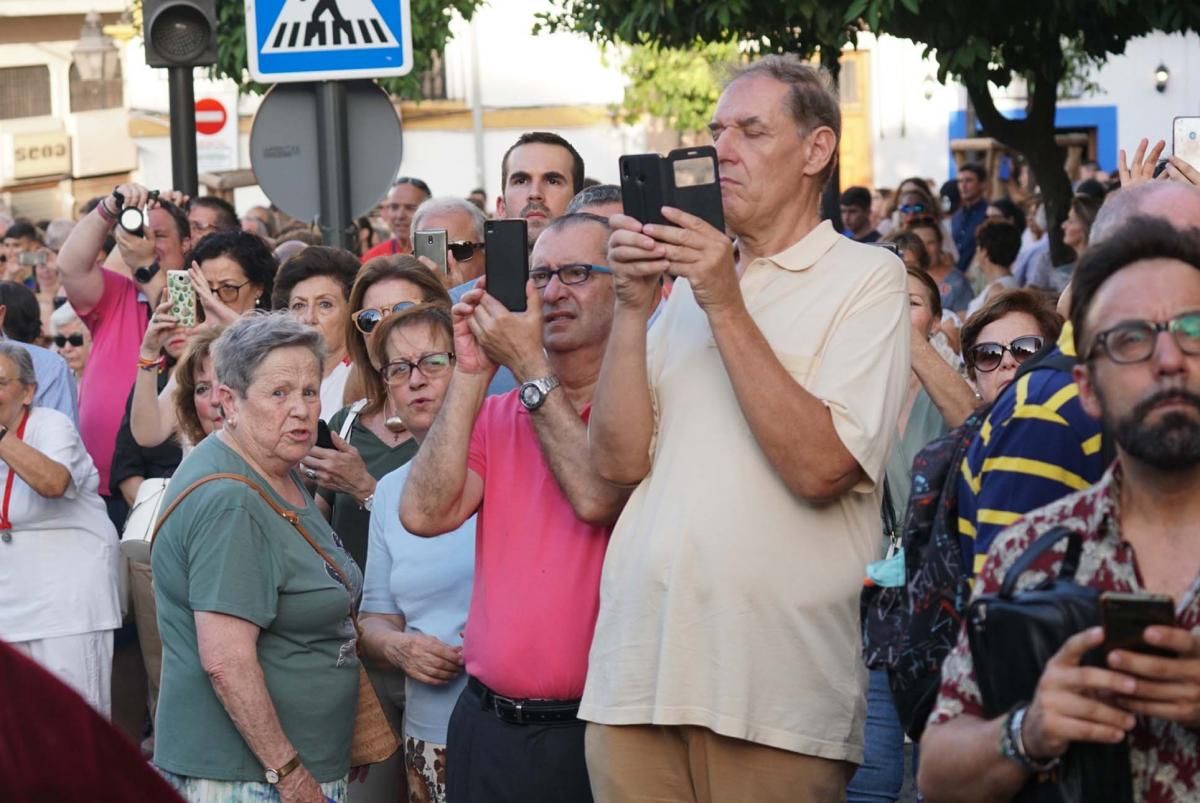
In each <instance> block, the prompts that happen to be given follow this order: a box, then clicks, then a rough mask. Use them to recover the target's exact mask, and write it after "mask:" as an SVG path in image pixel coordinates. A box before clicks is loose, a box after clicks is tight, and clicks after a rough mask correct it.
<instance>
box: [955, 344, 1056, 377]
mask: <svg viewBox="0 0 1200 803" xmlns="http://www.w3.org/2000/svg"><path fill="white" fill-rule="evenodd" d="M1044 343H1045V340H1044V339H1043V338H1042V337H1041V336H1040V335H1025V336H1024V337H1018V338H1017V339H1015V340H1013V342H1011V343H1009V344H1008V345H1007V346H1006V345H1004V344H1003V343H976V344H975V345H974V346H972V347H971V349H970V351H968V352H967V356H968V357H969V358H970V360H971V365H973V366H975V370H976V371H982V372H984V373H985V374H990V373H991V372H992V371H995V370H996V369H997V368H999V367H1000V363H1002V362H1004V352H1006V351H1007V352H1008V353H1009V354H1011V355H1012V356H1013V359H1014V360H1016V361H1017V364H1018V365H1020V364H1021V363H1023V362H1025V361H1026V360H1028V359H1029V358H1030V357H1032V356H1033V355H1034V354H1037V353H1038V352H1039V351H1041V350H1042V345H1043V344H1044Z"/></svg>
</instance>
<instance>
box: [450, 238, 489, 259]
mask: <svg viewBox="0 0 1200 803" xmlns="http://www.w3.org/2000/svg"><path fill="white" fill-rule="evenodd" d="M482 249H483V243H472V242H467V241H463V242H459V243H446V250H447V251H449V252H450V253H451V254H452V255H453V256H454V258H455V260H457V261H459V262H469V261H470V260H471V258H472V257H474V256H475V252H476V251H477V250H482Z"/></svg>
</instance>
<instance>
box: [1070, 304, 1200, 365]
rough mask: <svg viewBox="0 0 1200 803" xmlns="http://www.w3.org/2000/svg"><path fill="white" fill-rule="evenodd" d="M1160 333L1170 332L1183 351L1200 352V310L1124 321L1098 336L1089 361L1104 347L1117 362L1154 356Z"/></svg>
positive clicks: (1106, 352) (1093, 342) (1143, 360)
mask: <svg viewBox="0 0 1200 803" xmlns="http://www.w3.org/2000/svg"><path fill="white" fill-rule="evenodd" d="M1160 332H1170V333H1171V337H1173V338H1175V345H1177V346H1179V350H1180V351H1182V352H1183V353H1184V354H1191V355H1193V356H1195V355H1197V354H1200V310H1197V311H1193V312H1185V313H1183V314H1182V315H1176V316H1175V317H1174V318H1172V319H1171V320H1169V321H1165V322H1159V321H1122V322H1121V323H1119V324H1117V325H1116V326H1114V327H1112V328H1111V329H1106V330H1104V331H1103V332H1101V333H1100V334H1098V335H1096V339H1095V340H1094V341H1092V348H1091V350H1089V351H1088V356H1087V361H1091V360H1093V359H1095V357H1096V352H1097V351H1100V350H1103V351H1104V353H1105V354H1107V355H1108V358H1109V359H1110V360H1112V361H1113V362H1115V363H1119V364H1121V365H1126V364H1128V363H1134V362H1145V361H1146V360H1148V359H1150V358H1151V357H1152V356H1154V349H1155V348H1156V347H1157V345H1158V335H1159V333H1160Z"/></svg>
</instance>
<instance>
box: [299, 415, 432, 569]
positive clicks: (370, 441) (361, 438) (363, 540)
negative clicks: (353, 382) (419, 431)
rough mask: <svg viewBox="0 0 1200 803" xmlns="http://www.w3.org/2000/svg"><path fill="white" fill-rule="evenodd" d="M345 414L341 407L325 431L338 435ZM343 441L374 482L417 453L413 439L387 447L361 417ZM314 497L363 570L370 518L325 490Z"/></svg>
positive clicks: (348, 498)
mask: <svg viewBox="0 0 1200 803" xmlns="http://www.w3.org/2000/svg"><path fill="white" fill-rule="evenodd" d="M349 410H350V408H349V407H343V408H342V409H341V410H339V411H338V412H336V413H334V415H333V418H331V419H329V428H330V429H331V430H332V431H334V432H341V431H342V424H343V423H344V422H345V421H346V415H347V414H348V412H349ZM347 440H349V442H350V445H351V446H353V447H354V448H355V449H358V454H359V456H360V457H362V461H363V463H365V464H366V466H367V472H368V473H369V474H370V475H371V476H372V477H374V478H375V479H377V480H381V479H383V478H384V477H385V476H387V475H388V474H391V473H392V472H393V471H395V470H396V469H398V468H400V466H402V465H404V464H405V463H407V462H408V461H409V460H412V459H413V457H414V456H415V455H416V453H417V440H416V438H409V439H408V440H406V441H405V442H404V443H401V444H400V445H399V446H390V445H389V444H386V443H384V442H383V441H381V440H379V438H377V437H376V436H375V433H374V432H372V431H371V430H369V429H367V427H366V426H364V425H363V421H362V416H356V417H355V419H354V423H353V424H352V425H351V426H350V437H349V438H348V439H347ZM318 493H320V495H321V498H322V499H324V500H325V501H326V502H328V503H329V506H330V507H331V508H333V516H332V517H331V519H332V523H333V529H334V530H336V531H337V533H338V535H340V536H341V537H342V542H343V543H344V544H345V545H346V549H348V550H349V551H350V554H351V556H353V558H354V560H355V561H357V562H358V565H359V566H361V567H364V569H365V567H366V565H367V533H368V531H369V528H370V526H371V514H370V513H368V512H367V511H365V510H363V509H362V508H361V507H359V506H358V500H357V499H354V498H353V497H351V496H349V495H348V494H335V493H334V492H333V491H331V490H329V489H328V488H321V489H320V490H319V491H318Z"/></svg>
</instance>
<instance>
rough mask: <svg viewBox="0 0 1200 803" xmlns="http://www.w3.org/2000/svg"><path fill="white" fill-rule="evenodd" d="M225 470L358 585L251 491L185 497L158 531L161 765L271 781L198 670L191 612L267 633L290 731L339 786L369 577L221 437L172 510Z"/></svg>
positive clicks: (170, 493)
mask: <svg viewBox="0 0 1200 803" xmlns="http://www.w3.org/2000/svg"><path fill="white" fill-rule="evenodd" d="M220 472H231V473H235V474H242V475H244V476H246V477H248V478H250V479H251V480H253V481H254V482H255V483H256V484H257V485H258V486H259V487H260V488H262V489H263V490H264V491H265V492H267V493H269V494H271V495H272V496H273V497H274V499H275V501H276V502H277V503H279V504H281V505H282V506H283V507H284V508H285V509H290V510H293V511H295V512H296V513H297V514H299V516H300V521H301V523H302V524H303V525H304V528H305V529H306V530H307V531H308V532H309V533H310V534H311V535H312V536H313V538H314V539H315V540H316V542H317V543H318V544H320V545H321V547H322V548H323V549H324V550H325V551H326V552H327V553H329V554H330V555H331V556H333V558H334V559H335V560H337V561H338V562H339V564H340V566H341V569H342V571H343V572H345V574H346V576H347V578H348V579H349V582H350V586H351V589H350V590H349V591H348V590H347V589H346V588H345V587H343V586H342V584H341V583H340V582H339V581H338V580H337V579H336V575H335V574H334V573H333V571H332V570H331V569H330V568H329V567H327V566H326V565H325V562H324V561H323V560H322V559H321V558H320V557H319V556H318V555H317V553H316V552H315V551H314V550H313V548H312V547H310V546H309V545H308V543H307V542H306V541H305V540H304V538H303V537H302V536H301V535H300V533H299V532H297V531H296V528H295V527H293V526H292V525H291V524H289V523H288V522H287V521H286V520H284V519H283V518H281V517H280V516H279V515H278V514H277V513H275V511H273V510H272V509H271V508H270V507H269V506H268V505H267V503H266V502H264V501H263V500H262V498H261V497H259V495H258V493H257V492H256V491H254V490H253V489H252V488H249V487H247V486H246V485H244V484H242V483H240V482H236V481H234V480H217V481H214V482H211V483H208V484H207V485H203V486H201V487H200V488H198V489H196V490H195V491H193V492H192V493H191V494H190V495H188V497H187V498H186V499H184V500H183V502H181V503H180V505H179V507H178V508H177V509H176V510H175V512H173V513H172V514H171V516H170V518H169V519H168V520H167V522H166V523H165V524H164V525H163V527H162V529H161V530H160V531H159V534H158V538H157V539H156V540H155V542H154V552H153V557H152V561H151V563H152V566H153V571H154V592H155V594H154V595H155V599H156V601H157V604H158V629H159V633H160V635H161V636H162V643H163V661H162V684H161V691H160V694H159V701H158V716H157V722H156V728H155V730H156V734H155V740H154V741H155V750H154V762H155V763H156V764H157V765H159V766H160V767H162V768H163V769H166V770H169V771H170V772H174V773H177V774H179V775H186V776H190V777H194V778H210V779H215V780H226V781H261V780H262V779H263V766H262V764H261V763H259V761H258V759H257V758H255V756H254V754H253V753H252V752H251V751H250V748H249V747H248V746H247V745H246V742H245V741H244V740H243V738H242V736H241V733H240V732H239V731H238V729H237V728H236V727H235V726H234V724H233V720H232V719H231V718H230V716H229V714H228V712H227V711H226V710H225V707H224V706H223V705H222V704H221V701H220V700H219V699H218V697H217V695H216V692H215V691H214V690H213V685H212V681H211V680H210V679H209V677H208V674H207V673H206V672H205V671H204V668H203V667H202V666H201V664H200V654H199V649H198V647H197V644H196V622H195V617H194V614H195V612H196V611H210V612H214V613H222V614H227V615H229V616H236V617H238V618H240V619H245V620H246V621H249V622H253V623H254V624H256V625H258V627H260V628H261V629H262V632H261V633H260V635H259V637H258V662H259V665H260V666H261V667H262V671H263V676H264V679H265V681H266V685H267V691H268V692H269V693H270V695H271V702H272V703H273V704H274V706H275V711H276V713H277V714H278V716H279V721H280V724H281V725H282V726H283V731H284V733H286V734H287V737H288V739H290V740H291V742H292V744H293V745H295V747H296V749H297V751H299V753H300V758H301V760H302V761H303V763H304V765H305V766H306V767H307V768H308V770H309V772H311V773H312V774H313V775H314V776H315V777H316V779H317V780H318V781H321V782H326V781H333V780H337V779H339V778H342V777H343V776H344V775H346V773H347V772H348V771H349V764H350V738H351V734H352V731H353V726H354V712H355V705H356V701H357V695H358V678H359V665H358V657H357V656H356V655H355V633H354V626H353V623H352V621H351V618H350V605H351V599H352V597H353V599H354V600H357V599H358V597H359V595H360V593H361V590H362V573H361V572H360V571H359V569H358V567H357V566H356V565H355V564H354V562H353V561H352V560H351V559H350V556H349V555H348V554H347V553H346V551H345V549H344V548H343V547H342V545H341V542H340V541H339V540H338V537H337V535H336V534H335V533H334V532H333V530H332V529H330V527H329V525H328V523H326V521H325V519H324V518H323V517H322V516H321V514H320V512H319V511H318V510H317V506H316V504H315V503H314V502H313V500H312V499H311V498H309V499H308V504H307V505H306V506H305V507H304V508H297V507H295V506H292V505H288V504H287V503H286V502H284V501H283V499H281V498H280V497H279V496H278V495H277V494H275V492H274V491H273V490H272V489H271V488H270V486H269V485H268V484H267V482H266V481H265V480H264V479H263V478H262V477H261V476H260V475H258V474H257V473H255V472H254V471H253V469H251V468H250V466H249V465H248V464H247V463H246V461H245V460H243V459H242V458H241V457H240V456H239V455H238V454H237V453H236V452H234V451H233V450H232V449H231V448H230V447H229V446H227V445H226V444H225V443H224V442H222V441H221V439H220V437H218V436H215V435H214V436H212V437H209V438H205V439H204V441H202V442H201V443H200V445H198V446H197V447H196V448H195V450H194V451H193V452H192V453H191V454H190V455H189V456H188V458H187V459H186V460H184V461H183V463H182V464H181V465H180V466H179V470H178V471H176V472H175V476H174V478H173V479H172V480H171V484H170V486H168V489H167V495H166V498H165V499H164V506H165V505H169V504H170V503H171V501H172V499H174V498H175V496H177V495H178V494H179V493H180V492H181V491H182V490H183V489H184V488H187V487H188V486H189V485H191V484H192V483H193V482H195V481H196V480H198V479H200V478H201V477H205V476H208V475H210V474H216V473H220ZM297 485H299V482H298V481H297ZM305 496H307V493H306V494H305Z"/></svg>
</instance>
